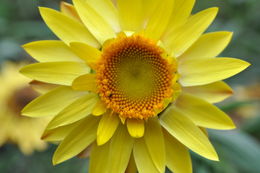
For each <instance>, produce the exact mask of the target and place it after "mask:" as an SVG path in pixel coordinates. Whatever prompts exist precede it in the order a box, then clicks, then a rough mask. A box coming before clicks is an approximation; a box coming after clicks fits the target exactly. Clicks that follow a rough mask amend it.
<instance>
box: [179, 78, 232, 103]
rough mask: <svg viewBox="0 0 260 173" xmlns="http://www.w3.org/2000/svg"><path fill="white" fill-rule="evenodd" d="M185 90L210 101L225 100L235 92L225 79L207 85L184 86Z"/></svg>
mask: <svg viewBox="0 0 260 173" xmlns="http://www.w3.org/2000/svg"><path fill="white" fill-rule="evenodd" d="M183 92H185V93H189V94H192V95H194V96H197V97H200V98H202V99H204V100H206V101H208V102H210V103H217V102H220V101H223V100H224V99H226V98H228V97H229V96H231V95H232V94H233V91H232V89H231V88H230V86H228V85H227V84H226V83H225V82H223V81H219V82H214V83H211V84H207V85H200V86H192V87H184V88H183Z"/></svg>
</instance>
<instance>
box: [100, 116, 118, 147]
mask: <svg viewBox="0 0 260 173" xmlns="http://www.w3.org/2000/svg"><path fill="white" fill-rule="evenodd" d="M118 125H119V118H118V116H117V115H115V114H113V113H111V112H107V113H106V114H104V115H103V116H102V118H101V120H100V122H99V124H98V129H97V144H98V145H103V144H104V143H106V142H107V141H108V140H109V139H110V138H111V137H112V136H113V135H114V133H115V131H116V129H117V127H118Z"/></svg>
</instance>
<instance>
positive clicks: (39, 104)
mask: <svg viewBox="0 0 260 173" xmlns="http://www.w3.org/2000/svg"><path fill="white" fill-rule="evenodd" d="M82 94H83V92H79V91H74V90H72V89H71V88H70V87H65V86H61V87H58V88H55V89H53V90H51V91H50V92H48V93H46V94H44V95H42V96H39V97H38V98H36V99H34V100H33V101H32V102H30V103H29V104H28V105H26V106H25V107H24V108H23V110H22V114H23V115H26V116H29V117H43V116H52V115H56V114H57V113H59V112H60V111H61V110H63V109H64V108H65V107H66V106H68V105H69V104H71V103H72V102H73V101H74V100H76V99H77V98H78V97H79V96H80V95H82Z"/></svg>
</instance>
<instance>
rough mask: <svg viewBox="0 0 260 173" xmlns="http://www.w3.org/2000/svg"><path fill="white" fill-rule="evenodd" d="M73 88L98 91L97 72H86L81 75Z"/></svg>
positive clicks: (74, 82) (73, 84)
mask: <svg viewBox="0 0 260 173" xmlns="http://www.w3.org/2000/svg"><path fill="white" fill-rule="evenodd" d="M72 88H73V89H74V90H78V91H92V92H97V84H96V74H85V75H82V76H79V77H78V78H76V79H75V80H74V81H73V83H72Z"/></svg>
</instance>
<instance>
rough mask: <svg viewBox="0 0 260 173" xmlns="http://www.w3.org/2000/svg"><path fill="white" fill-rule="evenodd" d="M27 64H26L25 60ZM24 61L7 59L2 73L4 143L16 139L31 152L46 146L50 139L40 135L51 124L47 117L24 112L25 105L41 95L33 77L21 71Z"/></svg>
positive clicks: (1, 138)
mask: <svg viewBox="0 0 260 173" xmlns="http://www.w3.org/2000/svg"><path fill="white" fill-rule="evenodd" d="M22 65H24V64H22ZM19 68H21V64H20V65H16V64H13V63H4V64H3V65H2V68H1V73H0V83H1V86H0V107H1V109H0V129H1V130H0V146H2V145H4V144H5V143H6V142H10V143H15V144H17V145H18V146H19V148H20V150H21V151H22V152H23V153H24V154H26V155H28V154H31V153H32V152H33V151H34V150H35V149H36V150H44V149H45V148H46V146H47V145H46V143H45V142H43V141H42V140H41V139H40V137H41V134H42V132H43V130H44V128H45V126H46V125H47V121H46V118H41V119H33V118H27V117H23V116H21V113H20V112H21V110H22V108H23V107H24V106H25V105H26V104H27V103H29V102H30V101H32V100H33V99H34V98H36V97H37V96H38V93H36V92H35V91H33V90H32V89H31V88H30V87H29V86H28V82H29V80H28V79H27V78H25V77H24V76H22V75H21V74H19V73H18V70H19Z"/></svg>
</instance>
